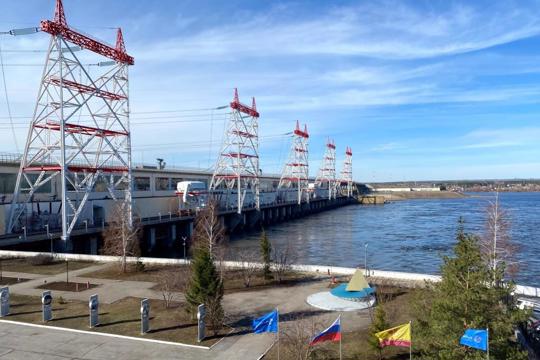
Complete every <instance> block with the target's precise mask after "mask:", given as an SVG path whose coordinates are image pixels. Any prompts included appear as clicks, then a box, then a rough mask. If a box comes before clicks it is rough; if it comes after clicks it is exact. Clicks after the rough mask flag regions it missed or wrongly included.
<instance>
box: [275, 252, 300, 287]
mask: <svg viewBox="0 0 540 360" xmlns="http://www.w3.org/2000/svg"><path fill="white" fill-rule="evenodd" d="M296 259H297V254H296V251H295V250H294V248H293V247H292V246H291V243H290V242H288V243H287V244H286V245H285V246H281V247H276V248H275V249H274V272H275V273H276V277H277V280H278V282H279V283H281V282H282V281H283V280H284V278H285V275H287V273H288V272H290V270H291V265H292V264H293V263H294V262H295V261H296Z"/></svg>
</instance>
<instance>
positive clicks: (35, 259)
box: [26, 254, 54, 265]
mask: <svg viewBox="0 0 540 360" xmlns="http://www.w3.org/2000/svg"><path fill="white" fill-rule="evenodd" d="M26 261H27V262H28V264H30V265H51V264H54V257H53V256H52V255H47V254H38V255H35V256H32V257H30V258H28V259H27V260H26Z"/></svg>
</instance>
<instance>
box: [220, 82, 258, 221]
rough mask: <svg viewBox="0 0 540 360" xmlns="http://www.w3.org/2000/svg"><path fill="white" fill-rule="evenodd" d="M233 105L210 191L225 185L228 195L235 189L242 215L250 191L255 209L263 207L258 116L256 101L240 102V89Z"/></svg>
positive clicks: (236, 91)
mask: <svg viewBox="0 0 540 360" xmlns="http://www.w3.org/2000/svg"><path fill="white" fill-rule="evenodd" d="M230 106H231V114H230V117H229V122H228V124H227V128H226V129H225V135H224V137H223V145H222V147H221V151H220V153H219V156H218V160H217V163H216V167H215V169H214V174H213V176H212V181H211V182H210V190H211V191H212V192H216V190H218V189H220V188H223V186H225V188H226V189H227V190H228V191H229V193H228V194H227V195H229V194H232V192H233V191H234V190H236V196H237V202H236V206H237V212H238V214H241V213H242V208H243V205H244V200H245V198H246V194H247V193H248V190H249V191H250V192H251V195H252V197H253V202H254V205H255V208H256V209H259V208H260V202H259V113H258V112H257V107H256V104H255V98H252V105H251V107H250V106H248V105H244V104H242V103H241V102H240V99H239V98H238V89H234V99H233V101H232V102H231V103H230ZM227 201H228V199H227Z"/></svg>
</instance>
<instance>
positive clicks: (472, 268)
mask: <svg viewBox="0 0 540 360" xmlns="http://www.w3.org/2000/svg"><path fill="white" fill-rule="evenodd" d="M456 237H457V244H456V245H455V247H454V254H453V256H445V257H443V265H442V266H441V275H442V279H441V281H440V282H438V283H434V284H430V285H429V286H428V288H427V289H425V290H424V291H422V292H419V293H418V296H417V297H416V299H415V300H414V302H413V310H414V312H415V313H416V318H417V321H416V322H414V323H413V327H414V329H413V334H414V335H413V339H412V341H413V348H416V350H417V351H419V352H421V353H422V359H440V360H454V359H463V360H476V359H484V358H485V353H483V352H482V351H480V350H476V349H471V348H467V347H465V346H461V345H459V339H460V337H461V336H462V335H463V333H464V330H465V329H467V328H474V329H486V328H489V334H490V341H489V346H490V355H491V358H492V359H506V360H518V359H527V355H526V353H525V352H523V351H521V350H520V349H519V348H518V346H517V344H516V343H515V342H514V341H513V329H514V327H515V326H516V325H517V324H518V323H519V322H521V321H524V320H525V319H526V317H527V315H526V313H525V312H523V311H520V310H519V309H517V308H516V307H515V304H514V303H513V301H507V300H508V299H510V298H511V293H512V291H513V288H514V286H513V284H511V283H504V282H503V281H502V280H503V279H502V277H503V274H504V269H502V268H501V269H497V270H496V273H493V271H492V269H491V268H490V267H489V266H488V265H487V264H486V262H485V261H484V260H483V258H482V254H481V251H480V246H479V243H478V238H477V237H476V236H473V235H470V234H467V233H465V232H464V229H463V222H462V221H460V224H459V228H458V233H457V236H456ZM494 278H495V279H496V280H497V281H496V283H497V284H502V285H501V286H497V287H494V286H492V285H491V284H493V279H494ZM414 325H416V326H414Z"/></svg>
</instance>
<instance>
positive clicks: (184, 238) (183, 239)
mask: <svg viewBox="0 0 540 360" xmlns="http://www.w3.org/2000/svg"><path fill="white" fill-rule="evenodd" d="M186 240H187V237H185V236H182V241H183V242H184V260H186Z"/></svg>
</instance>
